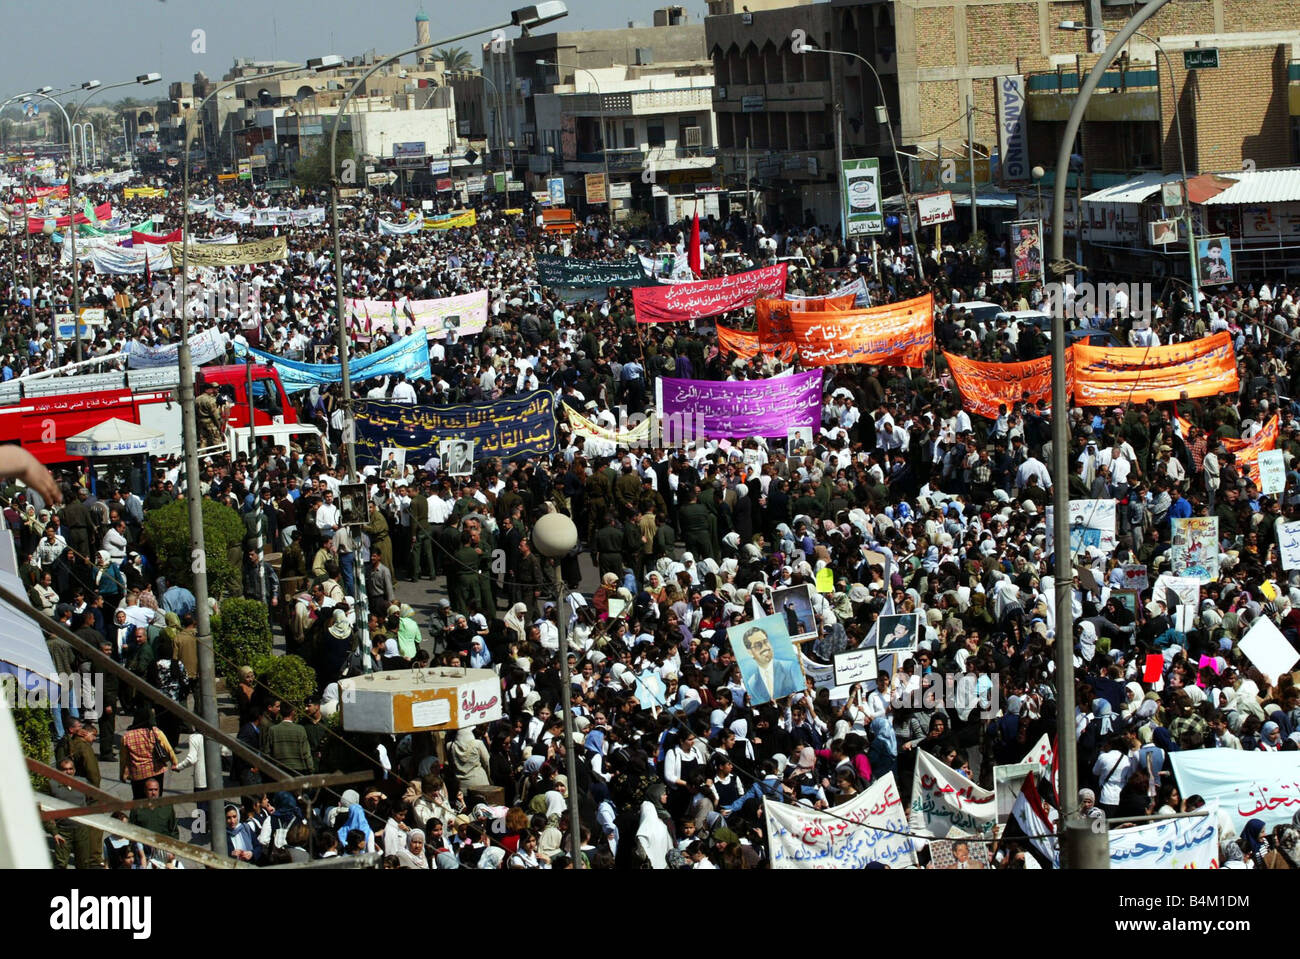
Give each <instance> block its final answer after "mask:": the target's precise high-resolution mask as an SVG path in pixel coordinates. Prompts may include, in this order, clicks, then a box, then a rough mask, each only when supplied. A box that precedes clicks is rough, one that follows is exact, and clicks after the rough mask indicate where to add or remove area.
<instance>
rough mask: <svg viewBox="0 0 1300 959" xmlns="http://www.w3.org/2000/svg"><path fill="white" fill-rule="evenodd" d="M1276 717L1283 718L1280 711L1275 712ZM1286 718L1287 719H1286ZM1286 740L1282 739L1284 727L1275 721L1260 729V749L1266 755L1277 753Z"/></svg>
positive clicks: (1270, 721)
mask: <svg viewBox="0 0 1300 959" xmlns="http://www.w3.org/2000/svg"><path fill="white" fill-rule="evenodd" d="M1274 715H1275V716H1281V715H1282V713H1281V711H1280V710H1277V711H1275V712H1274ZM1284 718H1285V717H1284ZM1284 742H1286V740H1285V739H1284V738H1283V737H1282V727H1281V726H1279V725H1278V724H1277V723H1276V722H1275V721H1274V720H1271V719H1270V720H1269V721H1268V722H1266V723H1265V724H1264V725H1263V726H1262V727H1261V728H1260V735H1259V748H1260V749H1261V750H1263V751H1264V752H1266V753H1271V752H1277V751H1278V750H1280V749H1281V748H1282V744H1283V743H1284Z"/></svg>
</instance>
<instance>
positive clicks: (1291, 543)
mask: <svg viewBox="0 0 1300 959" xmlns="http://www.w3.org/2000/svg"><path fill="white" fill-rule="evenodd" d="M1276 529H1277V548H1278V552H1279V553H1281V554H1282V568H1283V569H1288V570H1289V569H1300V519H1297V520H1293V521H1292V522H1290V523H1278V524H1277V527H1276Z"/></svg>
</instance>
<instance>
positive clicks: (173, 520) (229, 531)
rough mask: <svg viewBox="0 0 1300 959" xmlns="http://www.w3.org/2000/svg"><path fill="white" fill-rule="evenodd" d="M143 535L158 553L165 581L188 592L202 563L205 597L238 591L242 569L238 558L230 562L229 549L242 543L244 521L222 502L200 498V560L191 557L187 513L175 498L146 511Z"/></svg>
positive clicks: (241, 578)
mask: <svg viewBox="0 0 1300 959" xmlns="http://www.w3.org/2000/svg"><path fill="white" fill-rule="evenodd" d="M144 533H145V539H146V541H147V542H149V543H151V544H152V545H153V547H154V549H155V550H157V552H158V559H159V561H160V565H161V566H162V572H163V574H164V575H165V576H166V577H167V582H169V583H177V584H179V585H181V586H184V587H185V588H186V589H191V588H192V587H193V585H194V574H195V573H196V572H197V571H198V569H199V568H200V567H199V563H200V560H202V561H203V562H204V563H206V566H207V572H208V593H209V595H211V596H223V595H226V594H228V593H236V594H237V593H239V592H241V591H242V588H243V570H242V569H241V568H240V566H239V565H238V557H236V562H235V563H232V562H231V561H230V549H231V547H232V546H233V547H238V546H239V545H240V544H242V542H243V540H244V521H243V520H242V519H240V517H239V514H238V513H236V512H235V511H234V510H233V509H231V508H230V507H229V506H226V505H225V504H224V503H218V502H217V501H216V500H213V499H208V498H207V497H206V496H205V497H204V498H203V538H204V547H205V548H206V550H207V555H206V556H204V557H195V556H192V555H191V543H190V514H189V505H188V504H187V503H186V502H185V500H182V499H178V500H176V501H175V502H174V503H168V504H167V505H166V506H164V507H162V508H161V509H156V510H150V512H149V514H148V515H147V516H146V517H145V520H144Z"/></svg>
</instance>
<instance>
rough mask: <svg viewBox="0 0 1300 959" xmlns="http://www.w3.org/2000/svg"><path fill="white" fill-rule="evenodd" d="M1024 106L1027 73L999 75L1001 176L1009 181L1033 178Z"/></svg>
mask: <svg viewBox="0 0 1300 959" xmlns="http://www.w3.org/2000/svg"><path fill="white" fill-rule="evenodd" d="M1025 108H1026V104H1025V78H1024V75H1023V74H1017V75H1015V76H1009V77H998V146H999V148H1000V152H1001V154H1002V178H1003V179H1004V180H1006V181H1009V182H1014V181H1018V180H1028V179H1029V178H1030V177H1029V137H1028V135H1027V131H1026V127H1027V125H1028V124H1027V120H1028V118H1027V117H1026V115H1025Z"/></svg>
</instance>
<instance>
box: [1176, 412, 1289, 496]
mask: <svg viewBox="0 0 1300 959" xmlns="http://www.w3.org/2000/svg"><path fill="white" fill-rule="evenodd" d="M1175 419H1176V421H1177V423H1178V429H1179V431H1180V432H1181V433H1182V435H1183V438H1184V439H1186V438H1187V437H1188V436H1190V435H1191V429H1192V422H1191V420H1188V419H1185V418H1183V417H1182V416H1177V415H1175ZM1281 430H1282V421H1281V420H1280V419H1279V418H1278V415H1277V414H1276V413H1274V414H1273V416H1272V418H1271V419H1270V420H1269V421H1268V422H1267V423H1265V424H1264V425H1263V427H1262V428H1261V429H1260V431H1259V432H1258V433H1256V434H1255V435H1254V436H1252V437H1251V438H1250V439H1248V440H1238V439H1232V438H1231V437H1228V438H1226V439H1223V440H1220V442H1221V443H1223V448H1224V449H1225V450H1227V451H1228V452H1229V453H1231V454H1232V455H1233V456H1235V457H1236V458H1237V468H1238V469H1239V470H1240V469H1241V468H1242V467H1245V469H1246V471H1247V472H1248V473H1249V474H1250V480H1251V482H1252V483H1254V484H1255V485H1256V486H1257V487H1259V488H1260V492H1264V490H1263V486H1262V485H1261V484H1262V480H1263V478H1262V477H1261V476H1260V472H1259V456H1260V454H1261V453H1266V452H1268V451H1270V450H1272V449H1273V448H1274V447H1275V446H1277V438H1278V436H1279V435H1280V434H1281ZM1285 486H1286V483H1285V476H1284V479H1283V488H1285Z"/></svg>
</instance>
